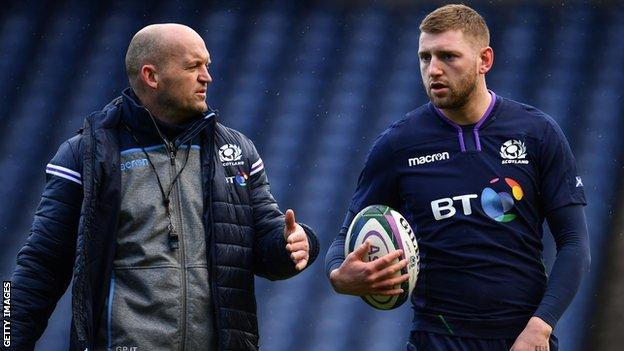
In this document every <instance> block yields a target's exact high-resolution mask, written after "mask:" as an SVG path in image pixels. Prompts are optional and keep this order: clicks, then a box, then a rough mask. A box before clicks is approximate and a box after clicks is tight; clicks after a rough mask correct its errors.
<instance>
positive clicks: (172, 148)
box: [167, 140, 177, 166]
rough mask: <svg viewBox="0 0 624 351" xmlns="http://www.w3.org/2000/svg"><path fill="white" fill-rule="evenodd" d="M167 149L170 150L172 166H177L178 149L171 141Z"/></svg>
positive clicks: (168, 142)
mask: <svg viewBox="0 0 624 351" xmlns="http://www.w3.org/2000/svg"><path fill="white" fill-rule="evenodd" d="M167 146H168V147H167V148H168V149H169V161H171V165H172V166H173V165H175V158H176V151H177V150H176V148H175V146H174V145H173V143H172V142H170V141H169V140H167Z"/></svg>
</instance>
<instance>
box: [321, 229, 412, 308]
mask: <svg viewBox="0 0 624 351" xmlns="http://www.w3.org/2000/svg"><path fill="white" fill-rule="evenodd" d="M369 248H370V243H369V242H368V241H365V242H364V243H363V244H362V245H361V246H360V247H358V248H357V249H355V250H354V251H353V252H351V253H350V254H349V255H347V257H346V259H345V260H344V262H342V265H340V267H338V268H337V269H334V270H333V271H332V272H331V273H330V275H329V280H330V281H331V283H332V286H333V287H334V290H336V292H338V293H340V294H348V295H357V296H365V295H398V294H401V293H402V292H403V289H395V288H394V286H395V285H397V284H400V283H402V282H404V281H407V280H408V279H409V274H403V275H400V276H398V277H397V276H395V273H396V272H398V271H400V270H401V269H402V268H404V267H405V266H407V259H404V260H401V261H399V262H396V263H393V262H394V261H395V260H396V259H397V258H399V257H401V254H402V252H401V250H396V251H393V252H390V253H389V254H387V255H385V256H383V257H380V258H379V259H377V260H374V261H372V262H364V261H363V258H364V255H365V254H366V253H367V252H368V250H369Z"/></svg>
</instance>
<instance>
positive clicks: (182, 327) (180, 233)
mask: <svg viewBox="0 0 624 351" xmlns="http://www.w3.org/2000/svg"><path fill="white" fill-rule="evenodd" d="M167 146H168V147H167V149H168V150H167V151H168V153H169V161H170V163H171V168H170V169H171V179H172V180H173V179H174V178H175V176H176V175H177V172H178V169H177V167H176V162H175V161H176V154H177V151H178V149H176V148H175V146H174V145H173V143H171V142H170V141H167ZM190 151H191V150H190V148H189V150H188V152H190ZM175 187H176V188H175V194H172V195H173V196H175V199H176V201H175V206H176V207H175V209H176V217H177V219H178V223H177V233H178V244H179V248H180V280H181V288H182V301H181V303H182V306H181V317H180V340H181V341H180V351H184V349H185V348H186V315H187V310H186V307H187V301H186V297H187V296H186V295H187V276H186V246H185V243H184V233H183V229H182V203H181V199H180V183H179V182H176V186H175Z"/></svg>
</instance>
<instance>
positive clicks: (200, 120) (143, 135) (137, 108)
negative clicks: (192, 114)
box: [121, 88, 216, 148]
mask: <svg viewBox="0 0 624 351" xmlns="http://www.w3.org/2000/svg"><path fill="white" fill-rule="evenodd" d="M121 100H122V102H123V103H122V104H121V109H122V116H123V117H122V118H123V120H124V121H125V122H126V123H127V124H128V126H129V127H130V128H131V129H132V131H133V133H135V134H137V136H138V137H139V139H140V140H144V142H145V143H146V144H152V143H159V142H161V140H162V139H161V137H160V135H159V134H158V131H157V130H156V127H155V126H154V122H155V123H156V124H157V125H158V128H159V129H160V131H161V132H162V133H163V135H164V136H165V138H166V140H163V141H164V142H165V143H167V141H170V142H172V143H173V145H174V146H175V147H176V148H177V147H179V146H180V145H182V144H185V143H187V142H189V141H191V140H192V139H193V138H194V137H195V136H197V135H198V134H199V133H200V132H201V131H202V130H204V129H205V128H206V127H208V126H210V125H211V124H212V123H214V122H215V120H216V111H214V110H212V109H210V108H209V109H208V111H206V112H205V113H203V114H202V115H201V116H198V117H197V118H196V119H193V120H191V121H189V122H187V123H184V124H172V123H165V122H162V121H160V120H158V119H157V118H154V119H153V120H152V116H151V115H150V112H149V111H148V110H147V109H146V108H145V107H144V106H143V105H142V104H141V103H140V101H139V98H138V97H137V96H136V94H135V93H134V91H133V90H132V89H131V88H126V89H125V90H124V91H123V92H122V96H121Z"/></svg>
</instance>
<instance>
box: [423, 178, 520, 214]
mask: <svg viewBox="0 0 624 351" xmlns="http://www.w3.org/2000/svg"><path fill="white" fill-rule="evenodd" d="M504 179H505V182H504V184H506V190H511V194H510V193H508V192H506V191H500V192H497V191H496V190H494V189H492V188H491V187H490V186H492V187H496V186H497V185H500V184H502V182H501V183H498V182H499V181H500V178H494V179H492V180H490V184H491V185H490V186H488V187H485V188H484V189H483V191H481V208H482V209H483V212H485V214H487V215H488V216H489V217H491V218H492V219H494V220H495V221H497V222H503V223H507V222H511V221H513V220H514V219H516V217H517V216H516V215H515V214H513V213H507V212H509V211H511V209H513V207H514V204H515V202H514V200H516V201H520V200H522V198H523V197H524V192H523V191H522V187H521V186H520V184H518V182H516V181H515V180H513V179H511V178H504ZM478 197H479V196H478V195H477V194H466V195H458V196H454V197H447V198H442V199H438V200H434V201H431V211H432V212H433V217H434V218H435V219H436V221H440V220H443V219H446V218H451V217H453V216H454V215H455V214H456V213H457V209H456V208H455V202H461V207H462V211H463V213H464V215H466V216H469V215H471V214H472V203H471V200H472V199H476V198H478Z"/></svg>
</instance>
